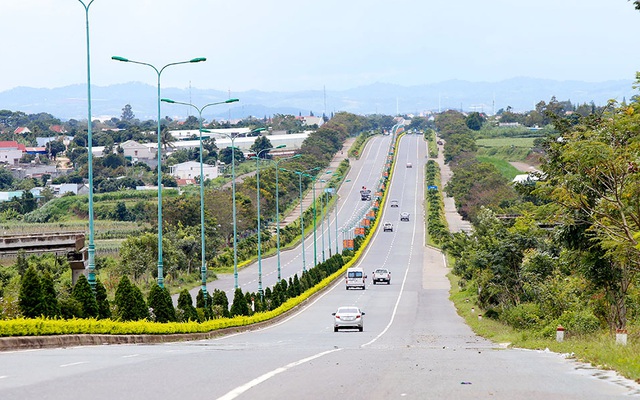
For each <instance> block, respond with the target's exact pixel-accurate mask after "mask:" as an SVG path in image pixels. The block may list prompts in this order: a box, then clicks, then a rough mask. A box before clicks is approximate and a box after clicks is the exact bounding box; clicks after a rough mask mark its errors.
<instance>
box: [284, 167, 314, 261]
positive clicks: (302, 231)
mask: <svg viewBox="0 0 640 400" xmlns="http://www.w3.org/2000/svg"><path fill="white" fill-rule="evenodd" d="M280 169H281V170H282V171H286V172H291V173H293V174H296V175H298V187H299V188H300V247H301V248H302V272H307V262H306V258H305V248H304V209H303V207H302V176H303V175H304V176H309V175H307V174H305V172H310V171H316V170H318V169H319V167H316V168H311V169H308V170H306V171H293V170H288V169H284V168H280Z"/></svg>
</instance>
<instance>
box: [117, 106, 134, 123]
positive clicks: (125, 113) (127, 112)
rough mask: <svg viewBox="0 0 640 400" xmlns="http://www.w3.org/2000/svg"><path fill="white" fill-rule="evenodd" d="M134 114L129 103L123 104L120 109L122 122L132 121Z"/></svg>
mask: <svg viewBox="0 0 640 400" xmlns="http://www.w3.org/2000/svg"><path fill="white" fill-rule="evenodd" d="M135 117H136V116H135V114H134V113H133V110H132V109H131V105H130V104H127V105H125V106H124V108H123V109H122V116H121V117H120V120H121V121H123V122H129V123H130V122H133V120H134V118H135Z"/></svg>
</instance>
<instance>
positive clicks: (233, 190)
mask: <svg viewBox="0 0 640 400" xmlns="http://www.w3.org/2000/svg"><path fill="white" fill-rule="evenodd" d="M264 130H265V128H256V129H254V130H252V131H251V132H250V133H256V132H262V131H264ZM221 135H223V136H226V137H227V138H229V140H231V209H232V211H231V213H232V214H233V284H234V289H237V288H238V287H239V285H238V220H237V217H236V146H235V140H236V136H233V135H228V134H226V133H221Z"/></svg>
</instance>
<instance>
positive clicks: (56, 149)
mask: <svg viewBox="0 0 640 400" xmlns="http://www.w3.org/2000/svg"><path fill="white" fill-rule="evenodd" d="M46 148H47V153H49V155H50V156H51V158H53V159H54V160H55V159H56V157H57V156H58V154H60V153H62V152H64V151H65V150H66V147H65V145H64V143H62V141H61V140H52V141H50V142H47V145H46Z"/></svg>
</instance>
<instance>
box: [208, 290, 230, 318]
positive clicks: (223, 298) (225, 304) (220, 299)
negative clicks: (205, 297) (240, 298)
mask: <svg viewBox="0 0 640 400" xmlns="http://www.w3.org/2000/svg"><path fill="white" fill-rule="evenodd" d="M211 304H212V305H213V306H218V307H219V308H220V311H221V313H222V316H223V317H229V316H230V312H229V299H228V298H227V293H225V291H224V290H220V289H214V290H213V293H212V294H211Z"/></svg>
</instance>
